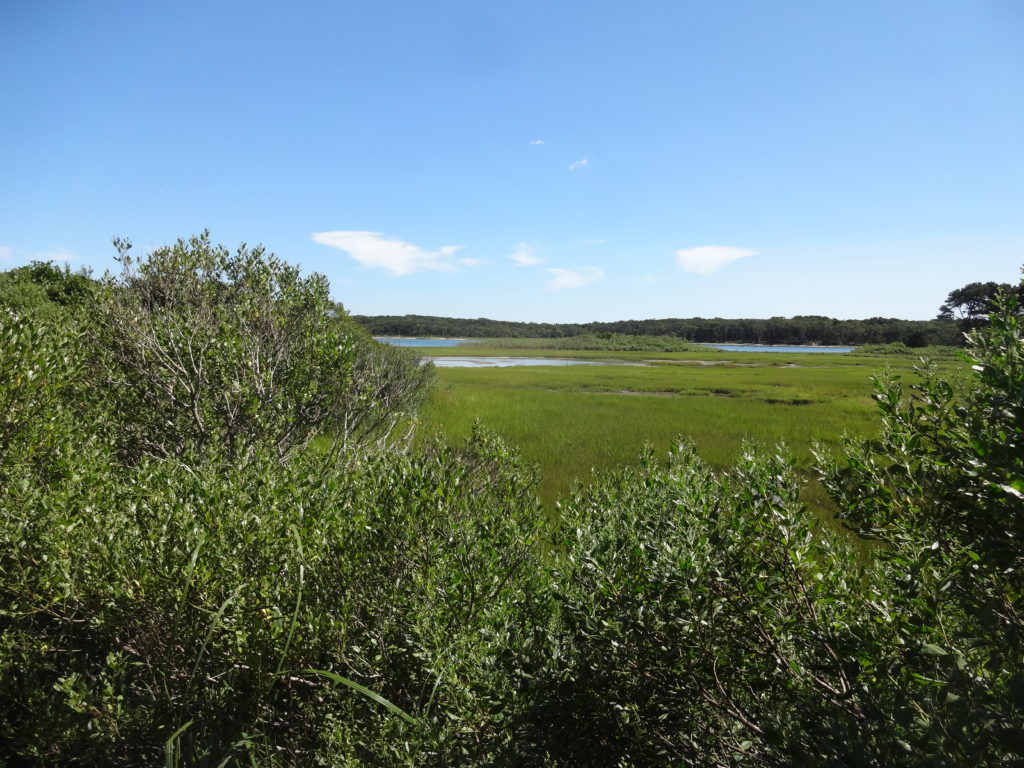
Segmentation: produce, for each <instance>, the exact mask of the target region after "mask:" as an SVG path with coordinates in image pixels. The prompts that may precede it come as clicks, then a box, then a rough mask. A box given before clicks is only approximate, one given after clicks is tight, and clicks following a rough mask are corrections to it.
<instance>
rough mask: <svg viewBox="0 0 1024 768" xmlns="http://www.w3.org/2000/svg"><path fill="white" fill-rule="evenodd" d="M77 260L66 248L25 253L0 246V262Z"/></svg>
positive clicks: (20, 249)
mask: <svg viewBox="0 0 1024 768" xmlns="http://www.w3.org/2000/svg"><path fill="white" fill-rule="evenodd" d="M77 258H78V256H76V255H75V254H73V253H72V252H71V251H69V250H68V249H67V248H54V249H53V250H52V251H36V252H34V253H27V252H26V251H25V250H24V249H23V248H12V247H11V246H9V245H0V261H15V260H18V261H25V262H29V261H71V260H72V259H77Z"/></svg>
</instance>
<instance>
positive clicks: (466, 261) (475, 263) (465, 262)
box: [459, 259, 483, 267]
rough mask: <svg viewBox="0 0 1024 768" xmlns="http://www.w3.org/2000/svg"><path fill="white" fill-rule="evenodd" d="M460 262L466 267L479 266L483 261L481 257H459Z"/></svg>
mask: <svg viewBox="0 0 1024 768" xmlns="http://www.w3.org/2000/svg"><path fill="white" fill-rule="evenodd" d="M459 264H461V265H462V266H464V267H479V266H481V265H482V264H483V262H482V261H480V259H459Z"/></svg>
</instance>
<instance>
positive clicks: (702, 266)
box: [676, 245, 757, 275]
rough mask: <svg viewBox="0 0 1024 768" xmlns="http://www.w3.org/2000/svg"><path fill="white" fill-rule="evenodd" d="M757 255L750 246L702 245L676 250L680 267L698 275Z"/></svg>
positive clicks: (709, 272)
mask: <svg viewBox="0 0 1024 768" xmlns="http://www.w3.org/2000/svg"><path fill="white" fill-rule="evenodd" d="M756 255H757V251H754V250H751V249H750V248H735V247H733V246H731V245H702V246H700V247H698V248H684V249H683V250H681V251H676V259H677V260H678V261H679V266H680V268H681V269H683V270H684V271H685V272H693V273H694V274H696V275H710V274H711V273H712V272H716V271H718V270H719V269H721V268H722V267H724V266H725V265H726V264H728V263H730V262H733V261H736V260H737V259H745V258H747V257H748V256H756Z"/></svg>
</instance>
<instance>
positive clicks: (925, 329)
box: [353, 315, 963, 347]
mask: <svg viewBox="0 0 1024 768" xmlns="http://www.w3.org/2000/svg"><path fill="white" fill-rule="evenodd" d="M353 319H354V320H355V321H356V322H357V323H359V324H360V325H362V326H363V327H364V328H366V329H367V330H368V331H370V333H372V334H373V335H374V336H434V337H451V338H502V337H505V338H509V337H517V338H560V337H566V336H581V335H587V334H612V333H614V334H625V335H628V336H673V337H676V338H678V339H683V340H685V341H691V342H697V343H710V344H719V343H721V344H725V343H730V342H731V343H739V344H854V345H856V344H890V343H892V342H901V343H903V344H906V345H907V346H910V347H925V346H928V345H930V344H937V345H954V346H959V345H960V344H961V343H962V341H963V335H962V333H961V328H960V326H959V325H958V324H957V323H956V322H954V321H953V320H951V319H935V320H899V319H897V318H891V317H872V318H869V319H867V320H835V319H833V318H830V317H819V316H798V317H790V318H786V317H772V318H769V319H767V320H757V319H724V318H720V317H716V318H702V317H691V318H685V319H681V318H666V319H663V320H620V321H617V322H612V323H596V322H595V323H516V322H508V321H504V320H488V319H487V318H476V319H464V318H456V317H432V316H428V315H403V316H394V315H378V316H368V315H354V316H353Z"/></svg>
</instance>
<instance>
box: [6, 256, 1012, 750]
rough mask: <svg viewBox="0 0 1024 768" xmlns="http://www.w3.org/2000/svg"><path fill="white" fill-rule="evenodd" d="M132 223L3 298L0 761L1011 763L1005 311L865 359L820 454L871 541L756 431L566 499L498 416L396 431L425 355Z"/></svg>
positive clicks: (230, 259) (310, 288) (245, 268)
mask: <svg viewBox="0 0 1024 768" xmlns="http://www.w3.org/2000/svg"><path fill="white" fill-rule="evenodd" d="M121 245H122V252H121V256H122V262H123V264H124V266H125V270H124V272H123V273H122V274H121V275H120V276H117V277H108V278H105V279H103V280H101V281H96V282H95V284H94V285H93V286H92V289H91V290H94V291H95V292H94V293H90V294H89V295H88V296H87V297H85V298H84V299H83V301H82V302H81V303H78V302H68V303H66V304H61V303H60V302H59V301H55V300H54V299H53V298H51V296H50V294H49V293H47V294H46V297H45V302H49V303H50V304H53V305H54V306H56V307H58V309H54V308H53V307H46V304H45V302H44V298H43V295H42V294H40V293H38V292H36V293H32V291H28V292H25V291H21V292H18V291H12V292H10V293H5V294H4V296H13V297H14V298H13V299H6V298H5V299H2V301H3V303H4V306H3V307H0V313H2V315H0V371H3V374H4V376H3V378H2V379H0V712H2V713H3V714H2V715H0V745H2V746H0V762H6V763H8V764H12V765H13V764H19V765H49V764H68V765H104V766H107V765H125V766H127V765H138V764H153V763H157V762H160V761H163V762H164V764H165V765H203V766H206V765H208V766H221V765H224V766H227V765H241V764H250V765H252V764H257V765H304V766H305V765H338V766H341V765H407V766H413V765H416V766H420V765H437V766H448V765H467V766H468V765H478V766H489V765H523V766H531V765H536V766H575V765H596V766H602V765H607V766H640V765H695V766H704V765H733V764H747V763H749V764H766V765H836V766H847V765H877V766H883V765H886V766H887V765H908V766H911V765H913V766H918V765H919V766H933V765H966V764H970V765H986V766H989V765H990V766H996V765H1011V764H1019V763H1020V762H1021V761H1022V760H1024V738H1022V734H1024V714H1022V713H1024V668H1022V663H1024V661H1022V659H1024V655H1022V651H1024V636H1022V632H1024V620H1022V615H1021V610H1022V606H1021V601H1022V597H1024V582H1022V575H1021V574H1022V573H1024V571H1022V566H1024V563H1022V562H1021V561H1022V558H1024V552H1022V549H1021V536H1022V535H1024V530H1022V525H1024V514H1022V513H1024V448H1022V438H1024V337H1022V328H1021V318H1020V316H1019V315H1017V314H1016V313H1015V312H1014V308H1013V307H1012V306H1011V307H1003V308H1001V309H999V308H997V311H996V312H995V313H994V314H993V321H992V322H991V324H990V325H989V326H987V327H985V328H981V329H978V330H975V331H973V332H972V335H971V339H970V343H969V347H968V354H969V355H970V357H971V360H972V361H973V363H974V366H975V368H974V375H973V376H972V377H971V378H970V379H969V380H951V379H949V378H948V377H946V376H944V375H942V374H940V373H939V372H937V371H933V370H926V371H924V372H923V373H922V378H921V380H920V383H918V384H915V385H914V386H913V387H912V388H911V389H910V390H909V391H904V390H903V389H902V388H901V385H900V382H899V381H894V380H891V379H890V378H887V377H885V376H881V377H879V379H878V381H877V393H876V394H877V400H878V404H879V408H880V430H879V436H878V437H877V439H872V440H869V441H866V442H863V441H851V442H849V443H848V445H847V446H846V450H845V451H844V453H843V455H842V456H841V457H839V458H838V459H833V458H830V457H825V456H823V457H822V458H821V471H822V474H823V482H824V483H825V485H826V487H827V488H828V489H829V491H830V492H831V493H832V494H833V497H834V499H835V501H836V503H837V506H838V508H839V510H840V515H841V516H842V518H843V519H844V520H845V521H846V522H847V523H848V524H849V526H850V527H851V529H853V530H855V531H857V532H858V533H859V535H861V536H864V537H870V538H873V539H875V540H877V541H878V542H879V543H878V546H877V548H876V550H875V555H874V557H872V558H870V559H868V560H865V559H864V558H863V557H862V552H861V550H860V549H851V548H850V547H849V546H848V544H847V540H846V538H844V537H837V536H833V535H832V534H830V532H829V531H828V530H824V529H816V528H815V527H814V526H813V524H812V517H811V516H809V515H808V514H807V510H806V509H805V508H804V507H803V505H802V503H801V502H800V500H799V491H800V483H801V481H800V479H799V476H798V475H797V474H796V473H794V471H793V468H792V463H791V461H790V459H789V458H787V456H786V455H784V454H783V453H780V452H777V451H774V450H759V449H757V448H754V447H750V448H749V449H748V450H747V451H746V452H745V454H744V456H743V457H742V459H741V460H740V461H739V462H738V463H737V464H736V466H734V467H732V468H729V469H726V470H720V469H713V468H711V467H709V466H707V465H706V464H704V463H703V462H702V461H701V460H700V459H699V458H698V456H697V454H696V452H695V451H694V450H693V449H692V447H690V446H688V445H685V444H684V445H680V446H678V447H677V448H676V449H674V450H673V452H672V455H671V457H670V459H669V461H668V462H667V463H665V462H662V461H659V460H657V457H655V456H653V455H650V456H648V457H647V458H646V460H645V461H644V463H643V464H642V465H641V466H639V467H636V468H632V469H627V470H624V471H621V472H618V473H613V474H608V475H604V476H601V477H599V478H596V479H595V480H594V481H593V482H592V483H591V484H589V485H587V486H581V487H579V488H578V489H577V491H576V492H575V493H574V494H572V495H571V496H570V497H568V498H566V499H564V501H563V503H562V504H561V506H560V510H559V513H560V517H559V520H558V521H557V524H554V525H551V524H546V523H547V520H546V517H545V515H544V512H543V510H542V509H541V507H540V505H539V504H538V502H537V501H536V497H535V493H534V488H535V477H534V476H533V472H532V471H531V470H530V469H529V468H528V467H526V466H524V465H523V464H522V462H521V461H520V460H519V459H518V458H517V456H516V454H515V452H514V451H513V450H511V449H510V448H509V447H508V446H506V445H505V444H503V443H502V442H501V441H499V440H497V439H496V438H494V437H492V436H490V435H488V434H486V433H485V432H483V431H481V430H476V431H475V432H474V434H472V435H471V437H470V438H469V439H468V441H467V442H466V443H465V445H464V446H462V447H460V448H458V449H452V448H447V447H445V446H443V445H438V444H433V445H428V446H426V447H424V448H422V449H421V450H417V451H410V450H408V446H409V443H408V441H407V440H406V439H405V431H404V428H405V427H406V426H407V425H408V424H409V423H410V421H411V418H410V417H411V415H412V412H413V411H414V409H415V408H416V406H417V404H418V403H419V400H420V398H421V397H422V394H423V390H424V387H425V386H426V385H427V384H428V379H429V376H430V369H429V367H427V368H420V367H419V366H417V364H416V361H415V359H414V358H409V357H407V356H406V355H405V354H404V353H403V352H402V351H401V350H384V349H383V348H381V347H380V346H378V345H375V344H373V343H372V342H370V341H369V340H367V338H366V336H365V334H364V333H363V332H362V331H360V330H359V329H358V328H356V327H355V326H354V325H353V324H352V323H351V321H350V320H349V319H348V318H346V317H345V316H344V315H343V313H339V312H338V311H337V309H336V308H335V307H333V306H332V305H331V304H330V302H329V301H328V300H327V293H326V285H325V283H324V281H323V280H322V279H320V278H317V277H312V278H302V277H300V276H299V275H298V273H297V272H296V271H295V270H293V269H292V268H290V267H288V266H287V265H286V264H283V263H282V262H280V261H278V260H276V259H274V258H273V257H271V256H269V255H268V254H265V253H264V252H263V251H262V250H261V249H258V248H257V249H248V248H245V247H242V248H240V249H238V251H236V252H234V253H229V252H227V251H226V250H224V249H222V248H219V247H217V246H214V245H212V244H211V243H210V242H209V238H208V237H206V236H201V237H198V238H193V239H192V240H190V241H187V242H179V243H177V244H176V245H175V246H172V247H169V248H165V249H159V250H157V251H155V252H154V253H153V254H150V255H149V256H148V257H147V258H145V259H142V260H140V261H138V262H135V261H133V260H132V259H131V258H130V256H129V253H128V251H127V248H126V244H121ZM72 277H73V276H72V275H70V273H67V272H66V271H65V272H63V273H62V274H58V275H49V276H47V277H46V279H47V280H49V279H53V280H56V281H58V282H59V281H61V280H64V279H71V278H72ZM18 279H19V280H26V279H27V280H29V281H32V280H33V279H34V278H33V277H32V275H30V274H29V275H27V276H26V275H22V276H21V277H20V278H18ZM29 294H31V296H32V297H34V298H31V299H30V301H29V302H28V303H30V304H31V303H32V302H35V304H36V305H37V307H44V308H46V311H31V310H26V309H25V308H24V307H19V304H18V302H19V301H24V300H25V299H24V297H25V296H27V295H29ZM53 295H54V296H57V297H58V298H59V297H60V296H61V295H62V294H61V293H60V292H59V291H58V292H56V293H55V294H53ZM325 366H330V369H329V370H326V369H325ZM318 435H319V436H321V437H325V436H327V437H330V438H333V440H331V441H329V442H330V443H331V447H330V448H329V449H324V447H323V446H321V445H319V444H318V443H316V442H311V441H310V438H311V437H314V436H318Z"/></svg>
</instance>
